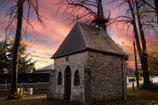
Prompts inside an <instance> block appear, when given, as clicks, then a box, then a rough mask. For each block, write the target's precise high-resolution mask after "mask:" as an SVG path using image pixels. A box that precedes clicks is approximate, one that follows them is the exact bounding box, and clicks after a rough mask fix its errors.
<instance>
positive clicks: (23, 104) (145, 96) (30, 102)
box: [0, 88, 158, 105]
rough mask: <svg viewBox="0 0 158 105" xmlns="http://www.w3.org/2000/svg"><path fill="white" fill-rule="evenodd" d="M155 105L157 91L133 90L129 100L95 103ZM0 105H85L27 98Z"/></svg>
mask: <svg viewBox="0 0 158 105" xmlns="http://www.w3.org/2000/svg"><path fill="white" fill-rule="evenodd" d="M106 104H111V105H116V104H117V105H123V104H124V105H131V104H132V105H133V104H134V105H138V104H143V105H149V104H150V105H153V104H158V91H157V90H154V91H153V90H140V89H136V90H134V91H133V90H132V88H129V89H128V98H127V100H122V99H121V100H108V101H102V102H94V103H93V105H106ZM0 105H83V104H80V103H79V102H69V101H61V100H51V99H46V97H35V98H25V99H18V100H3V101H0Z"/></svg>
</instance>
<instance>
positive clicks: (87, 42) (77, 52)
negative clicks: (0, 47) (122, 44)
mask: <svg viewBox="0 0 158 105" xmlns="http://www.w3.org/2000/svg"><path fill="white" fill-rule="evenodd" d="M98 1H99V2H98V7H99V8H98V14H97V17H96V19H95V20H93V23H96V24H97V26H98V27H94V26H89V25H87V24H83V23H79V22H77V23H76V24H75V26H74V27H73V28H72V30H71V31H70V33H69V34H68V35H67V37H66V38H65V40H64V41H63V43H62V44H61V45H60V47H59V48H58V50H57V51H56V52H55V54H54V55H53V57H52V58H53V59H54V70H53V71H52V73H51V75H50V82H49V89H48V94H47V97H48V98H53V99H63V100H75V101H81V102H84V103H86V102H92V101H93V100H108V99H119V98H126V77H125V69H124V62H125V58H126V55H125V54H124V53H123V52H122V51H121V49H120V48H119V47H118V46H117V45H116V44H115V42H114V41H113V40H112V39H111V38H110V37H109V36H108V35H107V33H106V31H105V30H104V28H105V27H104V24H105V23H106V22H107V19H105V18H104V15H103V8H102V4H101V0H98Z"/></svg>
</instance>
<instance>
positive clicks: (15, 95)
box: [7, 92, 23, 100]
mask: <svg viewBox="0 0 158 105" xmlns="http://www.w3.org/2000/svg"><path fill="white" fill-rule="evenodd" d="M22 97H23V96H22V95H21V94H20V93H17V92H16V93H14V94H9V96H8V97H7V99H8V100H10V99H13V98H14V99H20V98H22Z"/></svg>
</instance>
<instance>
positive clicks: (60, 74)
mask: <svg viewBox="0 0 158 105" xmlns="http://www.w3.org/2000/svg"><path fill="white" fill-rule="evenodd" d="M58 85H62V73H61V71H60V72H59V73H58Z"/></svg>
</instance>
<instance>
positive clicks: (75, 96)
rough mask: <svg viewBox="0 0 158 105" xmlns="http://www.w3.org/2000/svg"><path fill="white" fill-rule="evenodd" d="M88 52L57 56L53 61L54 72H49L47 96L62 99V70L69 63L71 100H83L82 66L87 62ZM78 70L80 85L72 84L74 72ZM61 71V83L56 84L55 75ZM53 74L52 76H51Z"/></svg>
mask: <svg viewBox="0 0 158 105" xmlns="http://www.w3.org/2000/svg"><path fill="white" fill-rule="evenodd" d="M87 56H88V52H82V53H78V54H73V55H69V56H68V60H66V59H65V57H61V58H57V59H55V61H54V68H55V70H54V72H52V74H51V78H50V86H49V90H48V98H54V99H63V96H64V72H65V68H66V67H67V66H68V65H69V66H70V68H71V100H77V101H82V102H83V101H84V99H85V94H84V93H85V91H84V67H85V64H86V62H87ZM76 70H78V71H79V74H80V85H79V86H74V73H75V71H76ZM60 71H61V72H62V77H63V78H62V85H58V83H57V78H58V77H57V76H58V73H59V72H60ZM52 76H54V77H52Z"/></svg>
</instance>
